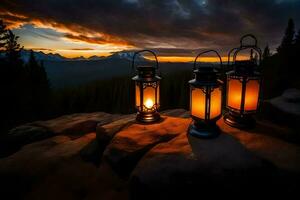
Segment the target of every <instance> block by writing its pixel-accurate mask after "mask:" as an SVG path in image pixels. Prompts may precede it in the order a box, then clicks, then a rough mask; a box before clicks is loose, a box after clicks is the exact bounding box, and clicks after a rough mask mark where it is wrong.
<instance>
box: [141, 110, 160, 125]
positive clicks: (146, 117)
mask: <svg viewBox="0 0 300 200" xmlns="http://www.w3.org/2000/svg"><path fill="white" fill-rule="evenodd" d="M136 120H137V121H138V122H142V123H153V122H157V121H158V120H160V115H159V113H158V112H151V113H142V112H138V113H137V115H136Z"/></svg>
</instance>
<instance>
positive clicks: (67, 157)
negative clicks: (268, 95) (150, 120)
mask: <svg viewBox="0 0 300 200" xmlns="http://www.w3.org/2000/svg"><path fill="white" fill-rule="evenodd" d="M168 113H169V115H174V116H176V115H178V116H184V115H186V116H187V115H188V112H186V111H184V110H181V111H180V110H175V111H172V110H170V111H167V112H166V113H165V114H168ZM101 116H102V117H101ZM72 118H74V119H72ZM85 120H87V121H88V122H87V123H85ZM91 121H92V123H91V124H92V125H91V126H90V122H91ZM55 122H56V123H55ZM95 122H97V123H98V124H97V125H95V124H96V123H95ZM190 123H191V119H190V118H189V119H184V118H178V117H166V116H163V120H162V121H160V122H158V123H154V124H147V125H145V124H139V123H137V122H135V115H123V116H121V115H110V114H103V113H98V114H97V113H91V114H75V115H69V116H64V117H61V118H58V119H53V120H50V122H49V121H46V122H34V123H31V124H28V125H26V126H27V127H26V126H23V128H21V127H19V128H18V129H16V130H15V134H12V135H15V138H18V137H20V138H22V137H24V138H22V139H21V141H27V143H28V144H25V145H24V146H23V147H22V148H20V149H18V151H16V152H15V153H14V154H12V155H10V156H7V157H5V158H1V159H0V188H1V195H2V196H9V197H10V198H11V199H33V200H35V199H45V200H47V199H64V200H67V199H75V200H77V199H78V200H79V199H121V200H122V199H129V198H131V199H191V198H195V197H197V198H198V197H199V198H201V197H205V196H206V195H210V197H213V196H215V195H220V194H221V195H222V196H223V197H226V196H227V195H231V196H232V195H233V196H236V195H239V197H240V196H244V195H245V194H246V195H247V197H248V196H251V195H256V197H257V195H258V194H257V193H260V194H259V195H260V196H261V195H264V194H267V195H268V196H269V197H270V195H271V196H275V195H277V196H278V193H282V194H284V195H286V196H287V195H294V194H297V193H298V188H299V182H300V157H299V155H300V147H299V145H297V144H295V143H291V142H288V140H282V138H283V135H285V134H289V131H290V129H288V127H283V126H281V125H280V124H273V123H271V122H269V121H266V120H259V121H258V122H257V126H256V128H255V129H253V130H247V131H244V130H243V131H242V130H238V129H235V128H233V127H230V126H227V125H226V124H225V123H224V122H223V119H220V120H219V121H218V122H217V124H218V125H219V127H220V129H221V131H222V134H221V135H220V136H219V137H217V138H215V139H210V140H203V139H196V138H193V137H189V136H187V129H188V126H189V124H190ZM64 124H65V127H64ZM76 124H83V127H80V125H76ZM47 125H48V126H47ZM39 128H40V129H39ZM17 130H18V131H17ZM45 130H49V131H50V133H51V134H50V135H47V134H46V133H44V132H43V131H45ZM89 130H90V132H86V131H89ZM95 131H97V132H95ZM31 132H32V135H31V134H30V133H31ZM274 136H276V137H274ZM31 137H32V138H34V139H31ZM44 137H45V138H46V139H45V138H44ZM35 138H37V139H35Z"/></svg>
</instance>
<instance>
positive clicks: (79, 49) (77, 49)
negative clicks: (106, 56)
mask: <svg viewBox="0 0 300 200" xmlns="http://www.w3.org/2000/svg"><path fill="white" fill-rule="evenodd" d="M70 50H72V51H93V50H95V49H93V48H72V49H70Z"/></svg>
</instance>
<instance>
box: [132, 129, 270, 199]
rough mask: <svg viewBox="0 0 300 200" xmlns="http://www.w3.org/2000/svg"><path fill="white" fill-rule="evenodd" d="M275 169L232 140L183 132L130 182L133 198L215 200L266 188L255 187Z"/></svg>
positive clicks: (147, 159)
mask: <svg viewBox="0 0 300 200" xmlns="http://www.w3.org/2000/svg"><path fill="white" fill-rule="evenodd" d="M186 125H188V124H186ZM271 169H272V168H271V167H269V165H267V164H266V163H265V161H264V160H262V159H260V158H258V157H256V156H255V155H254V154H252V153H251V152H249V151H247V150H246V149H245V148H244V147H243V145H242V144H241V143H239V142H238V141H237V140H236V139H234V138H233V137H232V136H229V135H227V134H221V135H220V136H219V137H218V138H216V139H211V140H205V139H198V138H194V137H191V136H188V137H187V134H186V132H182V133H181V134H180V135H179V136H177V137H176V138H174V139H173V140H171V141H169V142H166V143H162V144H158V145H156V146H155V147H154V148H152V149H151V150H150V151H149V152H148V153H147V154H146V155H145V156H144V157H143V158H142V159H141V161H140V162H139V163H138V165H137V166H136V168H135V169H134V171H133V172H132V175H131V178H130V188H131V190H130V191H131V195H132V196H131V198H132V199H157V198H156V197H159V199H182V198H187V199H191V198H192V197H194V196H195V195H199V194H201V196H206V195H210V196H211V197H214V196H217V195H219V194H220V193H221V194H223V195H229V194H230V195H234V194H237V193H239V192H247V190H248V188H249V187H251V190H255V191H258V190H260V187H261V186H263V185H262V184H261V182H260V183H256V184H255V185H253V183H255V182H256V181H257V179H260V180H261V179H263V178H268V177H269V176H270V175H271V173H272V171H271ZM267 172H269V173H267ZM254 188H255V189H254ZM216 190H217V191H218V192H217V193H215V191H216Z"/></svg>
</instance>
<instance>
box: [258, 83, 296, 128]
mask: <svg viewBox="0 0 300 200" xmlns="http://www.w3.org/2000/svg"><path fill="white" fill-rule="evenodd" d="M261 110H262V114H263V117H264V118H266V119H269V120H271V121H273V122H275V123H279V124H282V125H286V126H289V127H291V128H294V130H299V128H300V90H298V89H288V90H286V91H285V92H284V93H283V94H282V95H281V96H279V97H276V98H273V99H270V100H266V101H265V102H264V103H263V104H262V109H261ZM297 132H298V131H297Z"/></svg>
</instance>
